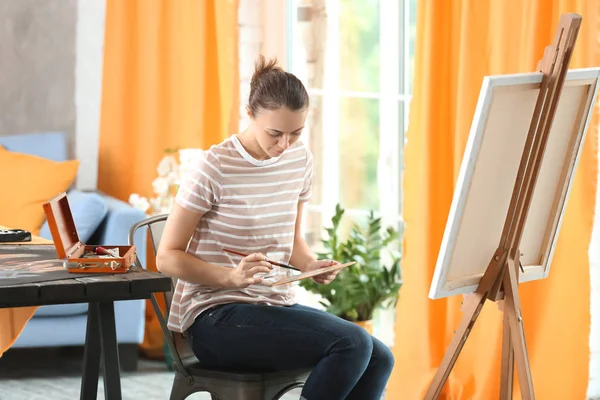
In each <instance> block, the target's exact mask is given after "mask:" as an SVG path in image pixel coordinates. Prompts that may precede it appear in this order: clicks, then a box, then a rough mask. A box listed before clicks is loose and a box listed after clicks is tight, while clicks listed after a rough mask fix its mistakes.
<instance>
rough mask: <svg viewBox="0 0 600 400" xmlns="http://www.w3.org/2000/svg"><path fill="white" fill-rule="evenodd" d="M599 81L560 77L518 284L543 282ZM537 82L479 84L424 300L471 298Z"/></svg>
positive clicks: (590, 75)
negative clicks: (479, 87)
mask: <svg viewBox="0 0 600 400" xmlns="http://www.w3.org/2000/svg"><path fill="white" fill-rule="evenodd" d="M599 76H600V68H590V69H574V70H570V71H568V74H567V78H566V80H565V83H564V87H563V90H562V93H561V97H560V100H559V103H558V107H557V111H556V114H555V117H554V122H553V124H552V128H551V130H550V134H549V137H548V143H547V146H546V151H545V153H544V158H543V161H542V164H541V169H540V173H539V175H538V180H537V184H536V187H535V192H534V195H533V200H532V203H531V207H530V209H529V214H528V219H527V221H526V224H525V229H524V232H523V238H522V240H521V246H520V250H521V253H522V254H523V255H522V257H521V262H522V264H523V267H524V270H525V272H524V273H520V274H519V281H520V282H526V281H531V280H536V279H543V278H545V277H547V276H548V273H549V270H550V264H551V261H552V254H553V251H554V247H555V244H556V239H557V237H558V231H559V229H560V223H561V221H562V216H563V214H564V210H565V205H566V201H565V200H566V199H567V198H568V192H569V190H570V187H571V183H572V178H573V176H574V171H575V169H576V165H577V161H578V158H579V154H580V151H581V147H582V144H583V141H584V137H585V132H586V130H587V126H588V123H589V121H590V117H591V114H592V109H593V107H592V106H593V104H594V102H595V98H596V94H597V91H598V78H599ZM541 82H542V74H541V73H526V74H514V75H501V76H490V77H485V78H484V80H483V84H482V88H481V91H480V95H479V100H478V103H477V108H476V110H475V114H474V117H473V123H472V126H471V131H470V134H469V139H468V142H467V145H466V149H465V153H464V156H463V160H462V165H461V169H460V173H459V176H458V180H457V183H456V187H455V192H454V197H453V200H452V205H451V209H450V213H449V216H448V220H447V224H446V229H445V232H444V236H443V240H442V244H441V247H440V252H439V256H438V260H437V264H436V268H435V273H434V276H433V280H432V284H431V289H430V293H429V297H430V298H432V299H437V298H442V297H448V296H452V295H456V294H461V293H462V294H464V293H470V292H472V291H474V290H475V289H476V288H477V284H478V283H479V280H480V279H481V277H482V276H483V273H484V272H485V270H486V268H487V266H488V264H489V263H490V261H491V259H492V256H493V254H494V252H495V251H496V249H497V248H498V245H499V242H500V237H501V235H502V230H503V228H504V222H505V219H506V215H507V212H508V208H509V204H510V200H511V196H512V194H513V188H514V184H515V179H516V176H517V171H518V169H519V164H520V161H521V156H522V153H523V150H524V147H525V141H526V138H527V134H528V131H529V126H530V123H531V118H532V116H533V112H534V107H535V103H536V100H537V96H538V93H539V89H540V85H541Z"/></svg>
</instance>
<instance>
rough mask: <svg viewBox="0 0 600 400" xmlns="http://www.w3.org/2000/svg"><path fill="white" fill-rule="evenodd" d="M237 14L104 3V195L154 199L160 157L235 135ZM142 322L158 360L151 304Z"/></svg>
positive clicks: (165, 4) (145, 2)
mask: <svg viewBox="0 0 600 400" xmlns="http://www.w3.org/2000/svg"><path fill="white" fill-rule="evenodd" d="M237 9H238V0H177V1H173V0H127V1H122V0H108V1H107V5H106V31H105V43H104V72H103V93H102V111H101V127H100V153H99V173H98V187H99V189H100V190H102V191H104V192H105V193H107V194H109V195H112V196H115V197H117V198H120V199H122V200H127V199H128V197H129V195H130V194H131V193H139V194H141V195H144V196H151V195H152V180H153V179H154V178H156V167H157V165H158V162H159V161H160V159H161V158H162V156H163V155H164V152H165V150H166V149H172V148H185V147H196V148H208V147H209V146H210V145H212V144H215V143H218V142H220V141H221V140H223V139H224V138H226V137H227V136H228V135H229V134H231V133H234V132H235V131H236V130H237V128H238V127H237V121H238V115H239V105H238V101H239V99H238V93H239V89H238V84H239V78H238V54H237V46H238V33H237ZM148 264H149V265H148V268H149V269H155V265H154V260H153V258H152V253H151V252H149V254H148ZM146 313H147V326H146V337H145V341H144V344H143V346H142V347H143V349H144V350H146V351H147V352H151V351H154V352H155V353H160V350H161V349H162V334H161V333H160V329H159V327H158V324H157V322H156V320H155V319H154V315H153V311H152V308H151V306H150V304H149V303H148V306H147V311H146Z"/></svg>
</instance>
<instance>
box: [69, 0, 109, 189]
mask: <svg viewBox="0 0 600 400" xmlns="http://www.w3.org/2000/svg"><path fill="white" fill-rule="evenodd" d="M105 10H106V3H105V0H78V3H77V38H76V51H75V56H76V64H75V110H76V124H75V157H76V158H77V159H78V160H80V162H81V164H80V166H79V173H78V176H77V181H76V187H77V188H78V189H82V190H94V189H96V188H97V181H98V146H99V143H98V139H99V133H100V101H101V98H102V67H103V59H104V55H103V52H104V21H105V14H106V12H105Z"/></svg>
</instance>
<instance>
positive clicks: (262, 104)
mask: <svg viewBox="0 0 600 400" xmlns="http://www.w3.org/2000/svg"><path fill="white" fill-rule="evenodd" d="M248 107H249V108H250V112H251V113H252V116H256V115H257V114H258V113H259V112H260V110H276V109H278V108H280V107H287V108H289V109H290V110H292V111H297V110H302V109H304V108H306V107H308V93H307V92H306V88H305V87H304V85H303V84H302V82H300V79H298V78H296V76H295V75H294V74H291V73H289V72H285V71H284V70H283V69H281V67H279V66H278V65H277V59H276V58H273V59H271V60H269V61H268V62H267V61H266V60H265V57H264V56H263V55H261V56H260V57H259V59H258V60H257V61H256V63H255V64H254V74H253V75H252V82H251V83H250V96H249V98H248Z"/></svg>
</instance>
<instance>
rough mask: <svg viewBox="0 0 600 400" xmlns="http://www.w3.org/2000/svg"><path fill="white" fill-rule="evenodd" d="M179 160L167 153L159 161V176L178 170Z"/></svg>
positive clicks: (157, 170)
mask: <svg viewBox="0 0 600 400" xmlns="http://www.w3.org/2000/svg"><path fill="white" fill-rule="evenodd" d="M178 169H179V168H178V166H177V160H176V159H175V157H173V156H171V155H166V156H164V157H163V159H162V160H160V163H158V167H157V168H156V172H158V176H160V177H164V176H167V175H168V174H169V173H170V172H177V171H178Z"/></svg>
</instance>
